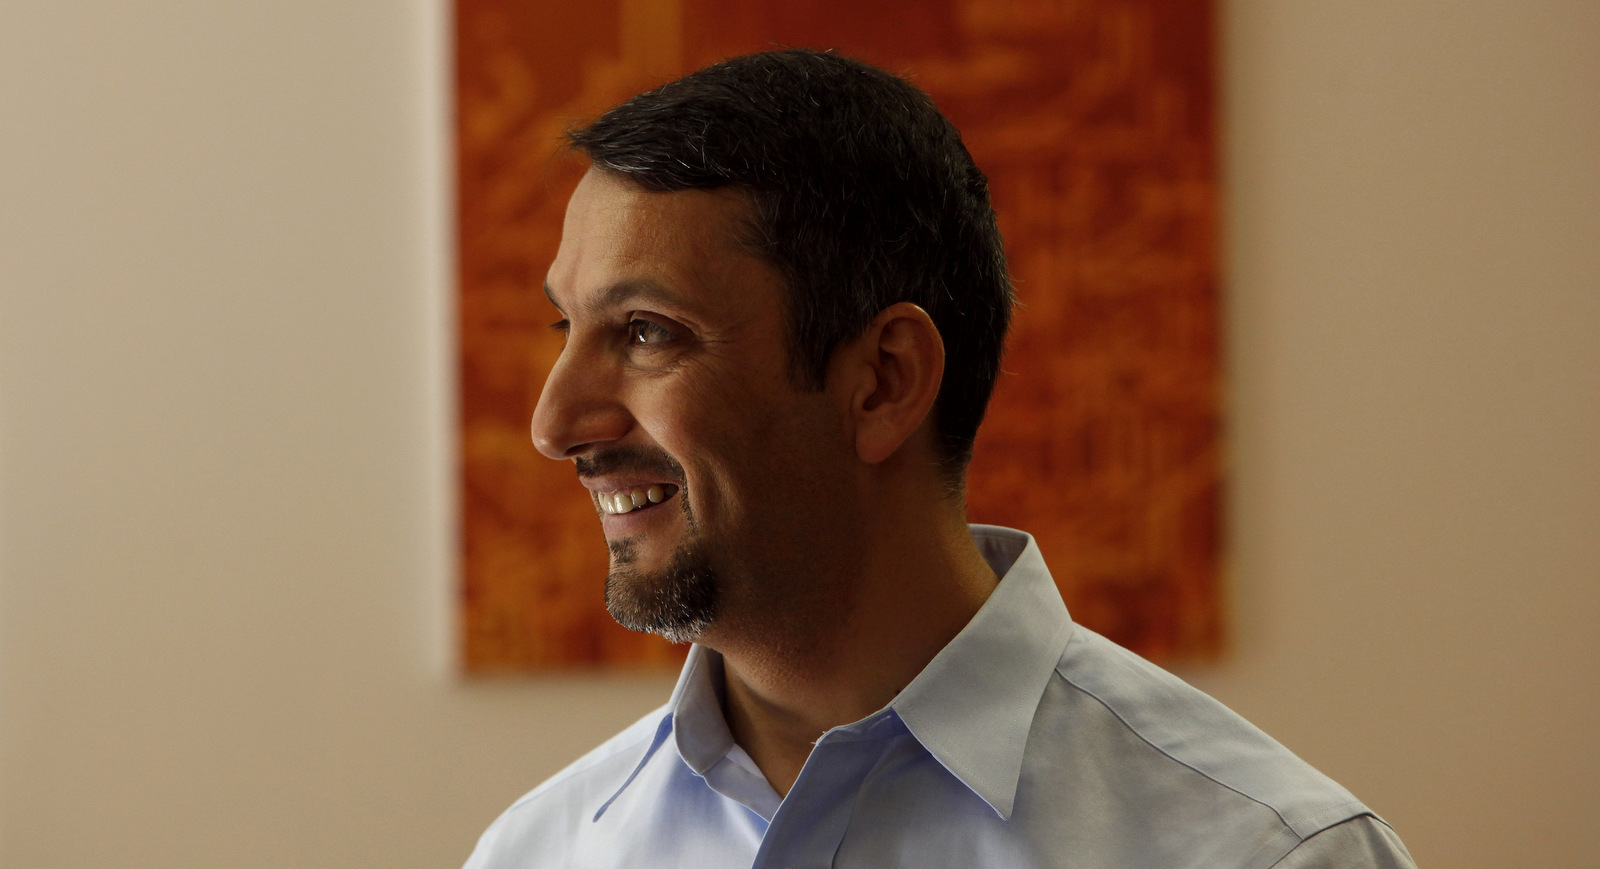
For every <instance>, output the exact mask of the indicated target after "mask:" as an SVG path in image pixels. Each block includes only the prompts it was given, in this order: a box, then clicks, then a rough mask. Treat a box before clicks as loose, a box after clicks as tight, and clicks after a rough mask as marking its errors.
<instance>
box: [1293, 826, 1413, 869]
mask: <svg viewBox="0 0 1600 869" xmlns="http://www.w3.org/2000/svg"><path fill="white" fill-rule="evenodd" d="M1273 869H1417V864H1416V863H1415V862H1414V861H1412V859H1411V854H1410V852H1408V851H1407V850H1406V846H1405V845H1403V844H1401V842H1400V837H1399V836H1398V835H1396V834H1395V832H1394V830H1392V829H1390V827H1389V825H1388V824H1385V823H1384V822H1383V821H1381V820H1379V819H1378V818H1375V817H1373V816H1372V815H1361V816H1359V817H1355V818H1351V819H1350V820H1348V821H1344V822H1342V823H1338V824H1334V825H1333V826H1331V827H1329V828H1328V829H1326V830H1323V831H1322V832H1320V833H1317V834H1315V835H1313V836H1312V837H1311V838H1309V839H1306V840H1305V841H1304V842H1301V843H1300V844H1299V845H1296V846H1295V849H1294V850H1293V851H1290V852H1289V853H1288V854H1287V855H1285V856H1284V858H1283V859H1282V860H1279V861H1278V862H1277V863H1276V864H1274V865H1273Z"/></svg>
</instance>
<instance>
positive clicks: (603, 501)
mask: <svg viewBox="0 0 1600 869" xmlns="http://www.w3.org/2000/svg"><path fill="white" fill-rule="evenodd" d="M677 493H678V487H677V486H674V485H672V484H671V483H657V484H656V485H654V486H648V487H645V488H643V489H624V490H622V491H620V492H596V493H595V496H594V497H595V500H596V501H597V502H598V503H599V505H600V512H601V513H604V514H606V515H607V516H620V515H622V514H623V513H632V512H633V511H635V510H644V509H646V508H648V507H654V506H655V505H657V504H660V503H661V502H662V501H665V500H667V499H668V498H671V497H672V496H673V495H675V494H677Z"/></svg>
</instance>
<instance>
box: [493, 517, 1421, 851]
mask: <svg viewBox="0 0 1600 869" xmlns="http://www.w3.org/2000/svg"><path fill="white" fill-rule="evenodd" d="M972 535H973V539H974V540H975V541H976V542H977V544H978V546H979V548H980V549H981V550H982V552H983V554H984V557H985V558H986V559H988V561H989V564H990V566H991V567H992V568H993V569H994V571H995V574H996V575H997V576H1000V577H1002V579H1001V582H1000V584H999V585H998V586H997V587H996V589H995V591H994V593H993V594H992V595H990V597H989V600H988V601H987V602H985V604H984V605H983V608H982V609H981V610H980V611H979V612H978V614H977V615H976V616H974V617H973V619H972V621H971V622H970V623H968V625H967V626H966V628H965V629H963V630H962V631H961V633H960V634H959V635H957V636H956V638H955V639H954V640H952V641H951V642H950V644H949V645H948V646H946V647H945V648H944V649H943V650H942V651H940V652H939V654H938V655H937V656H936V657H934V659H933V660H932V661H931V662H929V664H928V666H927V668H926V669H924V670H923V671H922V673H921V674H919V675H918V676H917V677H916V679H914V680H912V682H911V684H910V685H907V686H906V688H905V690H903V691H901V692H900V694H899V696H897V697H895V699H894V701H893V702H891V703H890V704H889V705H888V706H887V707H885V708H884V709H882V710H880V711H879V712H877V713H875V714H873V715H870V716H868V717H867V718H864V719H862V720H860V721H857V722H855V723H853V724H847V725H844V726H842V727H835V728H834V729H832V730H830V731H828V732H827V733H825V734H823V736H822V738H821V739H819V740H818V741H817V744H816V747H815V748H814V749H813V750H812V752H811V756H810V758H809V759H808V760H807V761H806V764H805V767H804V769H802V770H801V772H800V776H799V778H798V779H797V780H796V781H795V783H794V786H793V787H792V788H791V789H790V791H789V794H788V796H787V797H785V798H780V797H779V796H778V794H777V793H776V792H775V791H774V790H773V789H772V787H771V786H770V785H768V784H767V781H766V779H765V778H764V777H763V776H762V775H761V772H760V771H759V770H758V769H757V767H756V765H755V764H754V763H753V762H752V761H751V759H750V757H749V756H748V755H746V754H745V752H744V751H743V750H742V749H741V748H740V747H739V746H738V745H737V744H735V743H734V741H733V737H732V735H731V734H730V733H729V731H728V726H727V723H726V722H725V721H724V719H723V715H722V706H721V702H720V700H719V696H718V691H719V687H718V686H719V685H720V684H721V667H722V660H721V658H720V656H718V654H717V653H716V652H713V651H711V650H710V649H706V648H703V647H700V646H696V647H694V648H693V649H691V650H690V652H689V658H688V661H687V662H685V664H684V667H683V673H682V675H681V676H680V678H679V680H678V685H677V688H676V689H675V690H674V691H673V693H672V697H671V699H670V700H668V701H667V705H666V706H664V707H662V708H661V709H658V710H656V711H655V712H652V713H650V714H649V715H647V716H645V717H644V718H643V719H641V720H640V721H639V722H638V723H636V724H634V725H633V726H632V727H629V728H628V729H627V730H625V731H623V732H622V733H620V734H618V735H617V736H616V737H614V738H612V739H611V740H610V741H608V742H606V743H605V744H604V745H602V746H600V747H599V748H597V749H595V750H594V751H592V752H590V753H589V754H588V755H586V756H585V757H583V758H582V759H580V760H578V761H577V762H576V763H574V764H572V765H571V766H569V767H568V768H567V769H565V770H563V771H562V772H560V773H558V774H557V775H556V776H555V777H553V778H551V779H550V780H549V781H547V782H545V783H544V784H542V785H540V786H539V787H538V788H536V789H534V790H533V791H532V792H531V793H529V794H528V795H527V796H525V797H523V798H522V799H521V800H519V801H517V802H516V804H514V805H513V806H512V807H511V808H510V809H508V810H507V811H506V813H505V814H504V815H502V816H501V817H500V818H499V819H498V820H497V821H495V823H494V824H493V825H492V826H491V827H490V828H489V829H488V831H487V832H485V833H484V834H483V837H482V839H480V840H479V842H478V847H477V850H476V851H474V852H473V854H472V857H471V858H470V859H469V860H468V861H467V869H511V867H518V869H527V867H539V869H556V867H572V869H578V867H582V869H599V867H641V866H650V867H686V869H687V867H693V869H706V867H747V866H748V867H762V869H767V867H771V869H785V867H793V869H821V867H839V869H855V867H859V869H886V867H917V869H923V867H952V869H954V867H960V869H974V867H991V866H992V867H1085V869H1087V867H1107V869H1110V867H1115V869H1161V867H1180V866H1182V867H1206V869H1220V867H1228V869H1232V867H1269V866H1275V867H1279V869H1305V867H1335V866H1337V867H1369V866H1370V867H1413V869H1414V864H1413V863H1412V862H1411V858H1410V856H1409V855H1407V853H1406V851H1405V847H1404V846H1403V845H1401V844H1400V840H1399V839H1398V838H1397V837H1396V836H1395V834H1394V832H1393V831H1392V830H1390V829H1389V827H1388V825H1386V824H1385V823H1384V822H1383V821H1381V820H1379V819H1378V818H1377V817H1376V816H1375V815H1373V814H1372V813H1371V812H1370V811H1369V810H1368V809H1367V808H1366V807H1365V806H1363V805H1362V804H1361V803H1360V802H1359V801H1357V800H1356V799H1355V797H1353V796H1351V795H1350V793H1349V792H1348V791H1346V790H1345V789H1343V788H1341V787H1340V786H1339V785H1337V784H1335V783H1334V782H1333V781H1331V780H1330V779H1328V778H1327V777H1326V776H1324V775H1322V774H1321V773H1319V772H1317V771H1316V770H1315V769H1312V768H1311V767H1310V766H1309V765H1307V764H1306V763H1304V762H1303V761H1301V760H1300V759H1299V758H1297V757H1295V756H1294V755H1292V754H1290V753H1289V752H1288V750H1286V749H1285V748H1283V747H1282V746H1281V745H1279V744H1278V743H1276V742H1274V741H1273V740H1272V739H1271V738H1270V737H1268V736H1267V735H1266V734H1264V733H1262V732H1261V731H1259V730H1257V729H1256V728H1254V727H1252V726H1251V725H1250V724H1249V723H1247V722H1245V721H1244V720H1243V719H1242V718H1240V717H1238V716H1237V715H1235V714H1233V713H1232V712H1230V711H1229V710H1228V709H1227V708H1225V707H1223V706H1222V705H1221V704H1219V703H1217V702H1216V701H1214V700H1212V699H1211V698H1209V697H1207V696H1206V695H1204V694H1202V693H1200V692H1199V691H1196V690H1195V689H1193V688H1191V687H1189V686H1188V685H1186V684H1184V683H1183V682H1182V681H1180V680H1178V679H1177V678H1176V677H1174V676H1172V675H1170V674H1168V673H1166V672H1165V671H1163V670H1161V669H1160V668H1158V667H1156V666H1154V665H1153V664H1150V663H1149V662H1147V661H1145V660H1143V659H1142V658H1140V657H1138V656H1137V655H1134V654H1133V653H1132V652H1129V651H1127V650H1125V649H1123V648H1121V647H1119V646H1117V645H1115V644H1113V643H1111V642H1110V641H1109V640H1106V639H1105V638H1103V637H1101V636H1099V635H1098V634H1095V633H1093V632H1092V631H1089V630H1086V629H1085V628H1083V627H1080V626H1078V625H1076V624H1074V623H1073V622H1072V620H1071V619H1070V618H1069V617H1068V616H1067V609H1066V606H1065V605H1063V604H1062V602H1061V596H1060V593H1059V592H1058V591H1057V590H1056V585H1055V583H1054V581H1053V580H1052V579H1051V578H1050V573H1049V571H1048V570H1047V569H1046V568H1045V564H1044V559H1043V558H1042V557H1041V556H1040V554H1039V548H1038V546H1037V545H1036V544H1035V543H1034V542H1033V538H1032V537H1029V536H1028V535H1026V534H1023V533H1021V532H1018V531H1012V530H1009V529H1004V528H995V527H990V526H982V525H974V526H972Z"/></svg>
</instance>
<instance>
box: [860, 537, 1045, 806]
mask: <svg viewBox="0 0 1600 869" xmlns="http://www.w3.org/2000/svg"><path fill="white" fill-rule="evenodd" d="M971 531H972V538H973V541H974V542H975V543H977V544H978V549H979V551H980V552H982V553H983V557H984V558H985V560H987V561H988V562H989V566H990V568H992V569H993V570H994V572H995V575H996V576H999V577H1000V584H999V585H998V586H996V587H995V590H994V592H993V593H992V594H990V595H989V599H988V600H987V601H985V602H984V604H983V607H982V608H981V609H979V610H978V614H977V615H975V616H973V617H972V621H970V622H968V623H967V626H966V627H965V628H963V629H962V631H961V633H959V634H957V635H956V638H955V639H953V640H951V641H950V643H949V645H947V646H945V647H944V649H942V650H940V652H939V654H937V655H935V656H934V658H933V660H932V661H930V662H929V663H928V666H927V667H925V668H924V669H923V671H922V672H921V673H919V674H918V675H917V678H915V679H913V680H912V681H911V684H910V685H907V686H906V688H905V690H904V691H901V692H900V695H899V696H898V697H896V698H895V700H894V702H893V703H892V704H890V705H891V707H892V708H893V709H894V711H895V713H896V714H897V715H899V716H900V720H901V721H903V722H904V723H905V725H906V728H907V729H908V730H910V731H911V734H912V736H914V737H916V739H917V741H918V742H920V743H921V744H922V747H923V748H925V749H927V751H928V753H929V754H932V755H933V756H934V757H935V758H936V759H938V761H939V763H941V764H943V765H944V767H945V769H948V770H949V771H950V772H951V774H953V775H954V776H955V777H956V778H958V779H960V780H961V781H962V783H963V784H965V785H966V786H967V787H969V788H971V789H972V790H973V792H974V793H976V794H977V795H978V796H980V797H982V798H983V800H984V802H987V803H988V804H989V807H990V808H992V809H994V810H995V812H996V813H998V814H999V815H1000V817H1002V818H1009V817H1011V810H1012V807H1013V805H1014V803H1015V800H1016V794H1017V783H1018V781H1019V780H1020V779H1021V776H1022V759H1023V753H1024V752H1025V751H1026V749H1027V747H1028V731H1029V730H1030V729H1031V728H1032V726H1033V716H1034V713H1035V711H1037V709H1038V707H1039V701H1040V700H1041V699H1042V698H1043V696H1044V689H1045V687H1046V686H1047V685H1048V684H1049V681H1050V674H1051V673H1053V672H1054V671H1055V668H1056V665H1057V664H1058V663H1059V661H1060V659H1061V651H1062V649H1063V648H1064V647H1065V646H1066V643H1067V639H1068V637H1069V635H1070V634H1071V630H1072V622H1071V620H1070V619H1069V618H1068V616H1067V607H1066V605H1065V604H1064V603H1062V602H1061V593H1060V592H1059V591H1058V590H1057V588H1056V584H1055V581H1054V580H1053V579H1051V578H1050V571H1049V570H1048V569H1047V568H1046V567H1045V564H1044V556H1043V555H1041V554H1040V552H1039V546H1038V544H1037V543H1035V542H1034V540H1033V537H1032V536H1030V535H1028V534H1024V533H1022V532H1021V531H1013V530H1011V529H1009V528H999V527H995V526H988V525H973V526H971Z"/></svg>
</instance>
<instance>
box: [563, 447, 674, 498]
mask: <svg viewBox="0 0 1600 869" xmlns="http://www.w3.org/2000/svg"><path fill="white" fill-rule="evenodd" d="M572 464H573V468H574V470H576V471H577V472H578V476H579V477H599V476H603V475H605V474H616V473H635V474H639V475H641V476H659V477H662V478H664V479H665V480H666V481H667V482H670V483H674V484H676V485H677V486H678V487H679V488H683V487H684V485H685V483H686V482H687V480H686V479H685V475H684V473H683V465H680V464H678V463H677V461H675V460H674V459H673V458H672V457H671V456H669V455H667V453H666V451H665V450H663V449H660V448H652V447H637V446H628V447H612V448H611V449H607V450H602V451H600V452H597V453H595V454H594V455H591V456H579V457H578V458H576V459H574V460H573V462H572Z"/></svg>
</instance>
